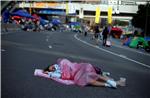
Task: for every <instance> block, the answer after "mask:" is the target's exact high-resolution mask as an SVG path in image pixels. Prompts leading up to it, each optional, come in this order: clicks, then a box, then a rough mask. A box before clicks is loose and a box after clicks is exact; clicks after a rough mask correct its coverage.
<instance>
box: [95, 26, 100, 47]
mask: <svg viewBox="0 0 150 98" xmlns="http://www.w3.org/2000/svg"><path fill="white" fill-rule="evenodd" d="M98 34H99V26H98V25H96V26H95V28H94V37H95V40H96V45H98Z"/></svg>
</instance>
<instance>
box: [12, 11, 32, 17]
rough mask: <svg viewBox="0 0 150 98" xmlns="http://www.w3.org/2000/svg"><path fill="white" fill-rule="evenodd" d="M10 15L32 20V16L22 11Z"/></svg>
mask: <svg viewBox="0 0 150 98" xmlns="http://www.w3.org/2000/svg"><path fill="white" fill-rule="evenodd" d="M11 15H13V16H22V17H26V18H33V16H32V15H30V14H29V13H28V12H27V11H24V10H18V11H16V12H14V13H12V14H11Z"/></svg>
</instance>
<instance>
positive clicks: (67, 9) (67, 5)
mask: <svg viewBox="0 0 150 98" xmlns="http://www.w3.org/2000/svg"><path fill="white" fill-rule="evenodd" d="M68 13H69V4H68V3H66V15H68Z"/></svg>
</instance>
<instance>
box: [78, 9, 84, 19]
mask: <svg viewBox="0 0 150 98" xmlns="http://www.w3.org/2000/svg"><path fill="white" fill-rule="evenodd" d="M83 17H84V10H83V8H82V7H81V8H80V10H79V18H81V19H82V18H83Z"/></svg>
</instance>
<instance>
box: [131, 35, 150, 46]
mask: <svg viewBox="0 0 150 98" xmlns="http://www.w3.org/2000/svg"><path fill="white" fill-rule="evenodd" d="M139 42H142V45H143V46H144V47H146V46H148V43H147V41H145V39H144V38H143V37H134V38H133V39H132V41H131V43H130V44H129V46H130V47H131V48H137V45H138V43H139Z"/></svg>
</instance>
